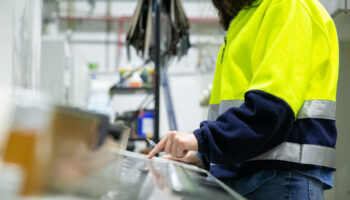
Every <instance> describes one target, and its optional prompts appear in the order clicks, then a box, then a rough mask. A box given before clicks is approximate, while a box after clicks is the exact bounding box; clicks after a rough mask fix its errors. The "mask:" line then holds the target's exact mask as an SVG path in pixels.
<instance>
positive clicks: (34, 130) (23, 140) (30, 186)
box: [3, 97, 50, 195]
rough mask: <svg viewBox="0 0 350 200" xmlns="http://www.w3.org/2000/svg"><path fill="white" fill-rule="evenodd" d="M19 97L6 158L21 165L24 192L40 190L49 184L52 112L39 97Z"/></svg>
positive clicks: (6, 146)
mask: <svg viewBox="0 0 350 200" xmlns="http://www.w3.org/2000/svg"><path fill="white" fill-rule="evenodd" d="M18 98H20V99H17V101H19V102H16V106H15V112H14V116H13V122H12V125H11V128H10V132H9V134H8V138H7V142H5V148H4V152H3V161H4V162H5V163H11V164H16V165H18V166H19V167H20V168H21V169H22V171H23V172H24V173H23V174H24V177H23V181H22V183H23V185H22V189H21V195H32V194H38V193H40V192H41V191H42V190H43V187H44V185H45V181H46V177H47V173H46V172H47V164H48V161H49V159H50V158H49V157H50V148H49V145H50V140H49V134H45V127H46V126H47V123H48V121H49V120H48V119H49V116H48V115H49V112H48V110H47V109H44V108H43V104H42V103H41V102H40V101H38V99H35V100H33V99H31V98H29V97H18ZM23 102H25V103H23Z"/></svg>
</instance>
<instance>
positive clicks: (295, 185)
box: [223, 170, 323, 200]
mask: <svg viewBox="0 0 350 200" xmlns="http://www.w3.org/2000/svg"><path fill="white" fill-rule="evenodd" d="M223 182H224V183H226V184H227V185H228V186H230V187H231V188H233V189H234V190H236V191H237V192H239V193H241V194H242V195H244V196H245V197H246V198H247V199H250V200H254V199H257V200H264V199H266V200H274V199H277V200H284V199H286V200H294V199H295V200H306V199H307V200H323V184H322V183H321V182H320V181H319V180H317V179H315V178H311V177H308V176H305V175H303V174H301V173H299V172H297V171H278V170H268V171H262V173H259V174H257V176H252V177H249V179H245V178H242V179H237V180H223Z"/></svg>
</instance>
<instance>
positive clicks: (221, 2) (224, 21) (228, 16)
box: [212, 0, 256, 30]
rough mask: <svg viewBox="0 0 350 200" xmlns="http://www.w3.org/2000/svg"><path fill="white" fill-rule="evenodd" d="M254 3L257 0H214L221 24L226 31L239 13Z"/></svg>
mask: <svg viewBox="0 0 350 200" xmlns="http://www.w3.org/2000/svg"><path fill="white" fill-rule="evenodd" d="M254 1H256V0H212V2H213V5H214V7H215V8H216V9H217V10H218V14H219V18H220V24H221V25H222V26H223V27H224V29H225V30H227V29H228V27H229V25H230V22H231V20H232V19H233V18H235V17H236V16H237V14H238V13H239V11H240V10H242V8H243V7H245V6H250V5H251V4H252V3H253V2H254Z"/></svg>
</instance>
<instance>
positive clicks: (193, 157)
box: [161, 151, 203, 168]
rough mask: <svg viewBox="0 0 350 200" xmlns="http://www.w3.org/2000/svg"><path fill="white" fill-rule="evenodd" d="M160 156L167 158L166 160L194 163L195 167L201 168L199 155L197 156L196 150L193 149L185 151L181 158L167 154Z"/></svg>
mask: <svg viewBox="0 0 350 200" xmlns="http://www.w3.org/2000/svg"><path fill="white" fill-rule="evenodd" d="M161 158H163V159H167V160H174V161H179V162H183V163H187V164H192V165H196V166H197V167H200V168H203V166H202V163H201V161H200V159H199V157H198V156H197V154H196V152H194V151H189V152H187V154H186V155H185V156H184V157H182V158H176V157H173V156H171V155H169V154H168V155H165V156H162V157H161Z"/></svg>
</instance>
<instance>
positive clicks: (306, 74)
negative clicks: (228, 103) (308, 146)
mask: <svg viewBox="0 0 350 200" xmlns="http://www.w3.org/2000/svg"><path fill="white" fill-rule="evenodd" d="M259 3H260V5H254V6H252V7H250V8H246V9H243V10H242V11H241V12H240V13H239V14H238V16H237V17H236V18H235V19H234V20H233V21H232V22H231V25H230V27H229V30H228V32H227V35H226V40H227V42H226V44H224V45H223V46H222V47H221V50H220V52H219V55H218V59H217V66H216V71H215V76H214V84H213V91H212V96H211V100H210V104H219V103H220V102H221V101H223V100H236V99H237V100H243V99H244V94H245V93H246V92H247V91H250V90H262V91H265V92H267V93H269V94H272V95H274V96H276V97H279V98H281V99H283V100H284V101H286V102H287V103H288V104H289V105H290V107H291V108H292V109H293V111H294V113H295V115H297V113H298V111H299V109H300V107H301V106H302V104H303V102H304V101H305V100H314V99H317V100H331V101H335V100H336V86H337V80H338V65H339V60H338V57H339V55H338V40H337V33H336V29H335V26H334V23H333V21H332V19H331V17H330V16H329V15H328V13H327V12H326V11H325V9H324V8H323V7H322V5H321V4H320V3H319V2H318V1H317V0H263V1H259Z"/></svg>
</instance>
